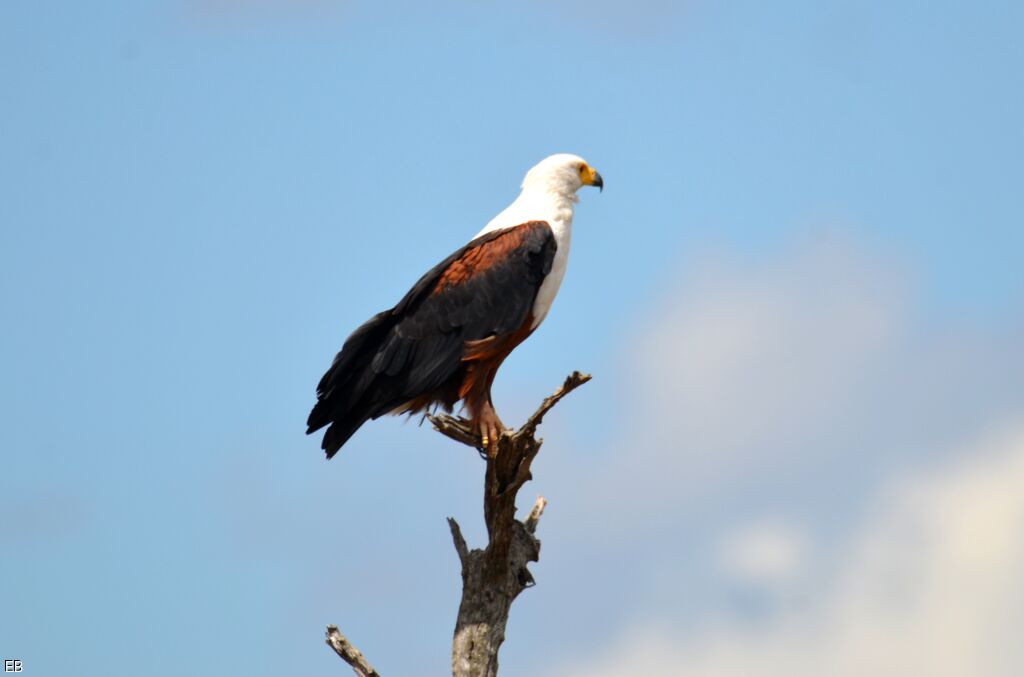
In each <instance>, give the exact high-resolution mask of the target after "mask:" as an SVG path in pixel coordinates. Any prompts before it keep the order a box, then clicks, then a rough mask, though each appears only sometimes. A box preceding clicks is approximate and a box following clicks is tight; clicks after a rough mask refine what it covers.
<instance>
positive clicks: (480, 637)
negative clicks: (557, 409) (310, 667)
mask: <svg viewBox="0 0 1024 677" xmlns="http://www.w3.org/2000/svg"><path fill="white" fill-rule="evenodd" d="M589 380H590V375H589V374H581V373H580V372H578V371H574V372H573V373H572V374H571V375H570V376H569V377H568V378H566V379H565V383H563V384H562V386H561V387H560V388H559V389H558V390H556V391H555V392H554V394H552V395H551V396H550V397H547V398H545V399H544V401H543V402H541V405H540V407H538V408H537V411H535V412H534V413H533V415H532V416H530V418H528V419H527V420H526V423H525V424H523V426H522V427H521V428H520V429H519V430H517V431H515V432H508V431H506V432H504V433H502V435H501V437H500V438H499V439H498V440H497V444H496V445H493V446H492V447H491V448H490V449H488V450H487V451H486V452H484V453H483V454H482V455H483V456H484V457H485V458H486V460H487V468H486V470H485V472H484V521H485V522H486V524H487V537H488V538H487V546H486V547H485V548H484V549H483V550H480V549H472V550H471V549H470V548H469V546H468V545H467V544H466V539H465V538H464V537H463V536H462V530H461V529H460V528H459V524H458V522H456V521H455V520H454V519H453V518H451V517H449V518H448V527H449V528H450V529H451V533H452V541H453V542H454V544H455V551H456V553H458V556H459V563H460V564H461V565H462V601H461V602H460V604H459V613H458V617H457V619H456V622H455V636H454V638H453V640H452V675H453V676H454V677H495V676H496V675H497V674H498V649H499V648H501V644H502V642H504V641H505V625H506V624H507V623H508V613H509V609H510V608H511V607H512V602H513V601H514V600H515V598H516V597H518V596H519V593H521V592H522V591H523V590H525V589H526V588H528V587H530V586H531V585H533V576H532V575H531V574H530V571H529V569H528V568H527V564H529V563H530V562H536V561H537V558H538V557H539V556H540V541H539V540H538V539H537V538H536V537H535V536H534V533H535V532H536V530H537V523H538V522H539V521H540V517H541V515H542V514H543V513H544V507H545V506H546V505H547V501H546V500H544V497H542V496H540V497H538V498H537V500H536V502H535V503H534V504H533V508H532V509H531V510H530V513H529V514H528V515H527V517H526V519H524V520H522V521H520V520H517V519H516V496H517V494H518V493H519V489H520V488H522V486H523V485H524V484H525V483H526V482H528V481H530V480H531V479H532V478H533V476H532V475H531V474H530V464H531V463H533V459H534V458H535V457H536V456H537V453H538V452H539V451H540V447H541V444H543V442H544V440H542V439H537V438H536V432H537V426H539V425H540V423H541V421H542V420H543V419H544V415H545V414H547V413H548V412H549V411H550V410H551V408H552V407H554V406H555V405H556V404H558V402H559V400H561V399H562V398H563V397H565V396H566V395H568V394H569V393H570V392H572V391H573V390H575V389H576V388H578V387H579V386H581V385H583V384H584V383H586V382H587V381H589ZM428 418H429V419H430V422H431V423H432V424H433V425H434V429H435V430H437V431H438V432H440V433H442V434H443V435H446V436H447V437H449V438H451V439H453V440H455V441H456V442H461V443H462V444H466V445H468V446H471V447H474V448H476V449H478V450H481V451H482V449H481V439H480V436H479V434H477V433H476V432H475V431H474V430H473V428H472V426H471V425H470V423H469V421H467V420H465V419H462V418H457V417H453V416H428ZM327 644H328V645H329V646H330V647H331V648H332V649H334V651H335V652H336V653H337V654H338V655H339V656H341V658H342V659H343V660H344V661H345V662H346V663H348V664H349V665H350V666H351V667H352V669H353V670H354V671H355V673H356V674H357V675H359V677H380V675H379V674H378V673H377V671H376V670H374V669H373V668H372V667H371V666H370V664H369V663H368V662H367V661H366V659H365V658H364V657H363V654H362V653H361V652H360V651H359V650H358V649H356V648H355V647H354V646H352V644H351V643H350V642H349V641H348V640H347V639H345V636H344V635H342V634H341V632H339V631H338V628H337V627H335V626H333V625H328V626H327Z"/></svg>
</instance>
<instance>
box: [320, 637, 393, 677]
mask: <svg viewBox="0 0 1024 677" xmlns="http://www.w3.org/2000/svg"><path fill="white" fill-rule="evenodd" d="M327 646H329V647H331V648H332V649H334V652H335V653H336V654H338V655H339V656H341V659H342V660H343V661H345V662H346V663H348V664H349V665H350V666H352V670H353V671H354V672H355V673H356V674H357V675H358V676H359V677H380V675H379V674H378V673H377V671H376V670H374V669H373V667H372V666H371V665H370V664H369V663H367V662H366V658H365V657H363V652H362V651H360V650H359V649H357V648H355V647H354V646H352V643H351V642H349V641H348V639H346V638H345V635H343V634H341V631H340V630H338V626H336V625H328V626H327Z"/></svg>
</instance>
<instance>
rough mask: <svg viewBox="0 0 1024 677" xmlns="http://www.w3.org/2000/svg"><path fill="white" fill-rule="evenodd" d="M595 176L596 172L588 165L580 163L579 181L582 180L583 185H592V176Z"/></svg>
mask: <svg viewBox="0 0 1024 677" xmlns="http://www.w3.org/2000/svg"><path fill="white" fill-rule="evenodd" d="M595 176H597V172H596V171H594V169H593V167H591V166H590V165H586V164H583V165H580V181H582V182H583V185H584V186H592V185H594V177H595Z"/></svg>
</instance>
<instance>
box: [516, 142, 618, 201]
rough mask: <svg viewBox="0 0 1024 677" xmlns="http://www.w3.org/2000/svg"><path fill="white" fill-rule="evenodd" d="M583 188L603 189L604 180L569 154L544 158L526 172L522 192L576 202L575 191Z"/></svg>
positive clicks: (580, 160) (583, 162) (579, 158)
mask: <svg viewBox="0 0 1024 677" xmlns="http://www.w3.org/2000/svg"><path fill="white" fill-rule="evenodd" d="M583 186H596V187H597V188H599V189H601V190H603V189H604V180H603V179H602V178H601V175H600V174H598V173H597V171H596V170H595V169H594V168H593V167H591V166H590V165H588V164H587V163H586V162H585V161H584V160H583V158H581V157H580V156H578V155H571V154H569V153H559V154H558V155H552V156H550V157H546V158H544V159H543V160H541V161H540V162H538V163H537V164H536V165H534V167H533V168H532V169H531V170H530V171H528V172H526V178H524V179H523V192H524V193H525V192H527V191H529V192H533V191H541V192H545V193H554V194H555V195H557V196H558V197H562V198H568V199H571V200H573V201H575V200H576V191H577V190H579V189H580V188H582V187H583Z"/></svg>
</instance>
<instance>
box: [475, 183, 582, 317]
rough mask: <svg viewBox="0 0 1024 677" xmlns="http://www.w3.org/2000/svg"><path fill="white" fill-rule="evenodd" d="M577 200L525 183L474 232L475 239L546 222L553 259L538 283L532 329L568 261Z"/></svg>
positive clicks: (552, 297)
mask: <svg viewBox="0 0 1024 677" xmlns="http://www.w3.org/2000/svg"><path fill="white" fill-rule="evenodd" d="M577 200H578V198H577V197H576V194H575V191H573V192H571V193H569V192H566V191H559V190H550V189H547V188H545V187H543V186H539V185H536V184H533V185H531V184H525V185H524V186H523V192H521V193H520V194H519V197H517V198H516V200H515V202H513V203H512V204H510V205H509V206H508V207H506V208H505V210H504V211H503V212H501V213H500V214H498V215H497V216H495V217H494V218H493V219H491V222H490V223H488V224H487V225H486V226H484V229H483V230H481V231H480V232H479V233H477V237H480V236H481V235H483V234H484V233H489V232H492V231H495V230H502V229H505V228H512V227H514V226H518V225H519V224H521V223H526V222H527V221H546V222H547V224H548V225H549V226H550V227H551V231H552V233H554V236H555V244H556V249H555V258H554V260H553V261H552V262H551V272H550V273H549V274H548V276H547V277H546V278H545V279H544V282H543V283H542V284H541V287H540V289H539V290H538V292H537V298H536V300H535V301H534V305H533V317H534V321H533V327H534V328H536V327H537V325H539V324H540V323H541V322H542V321H543V320H544V318H545V317H546V316H547V314H548V310H550V309H551V303H552V301H554V300H555V295H556V294H557V293H558V288H559V287H560V286H561V284H562V278H563V277H564V276H565V267H566V264H567V263H568V262H569V242H570V240H571V238H572V215H573V207H574V206H575V204H576V202H577Z"/></svg>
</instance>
